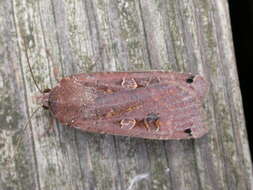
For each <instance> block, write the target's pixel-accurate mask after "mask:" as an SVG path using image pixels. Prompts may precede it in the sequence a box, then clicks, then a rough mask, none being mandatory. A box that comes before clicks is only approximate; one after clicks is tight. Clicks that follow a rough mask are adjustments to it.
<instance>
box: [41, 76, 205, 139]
mask: <svg viewBox="0 0 253 190" xmlns="http://www.w3.org/2000/svg"><path fill="white" fill-rule="evenodd" d="M207 91H208V83H207V81H206V80H205V79H204V78H203V77H201V76H200V75H192V74H187V73H177V72H166V71H150V72H98V73H91V74H76V75H72V76H69V77H65V78H63V79H62V80H61V81H60V82H59V83H58V84H57V85H56V86H55V87H54V88H53V89H51V90H49V89H48V90H45V91H44V93H43V95H41V96H40V97H38V100H39V103H40V104H41V105H43V107H44V108H47V109H49V110H50V111H51V112H52V114H53V115H54V117H55V118H56V119H57V120H59V121H60V123H62V124H63V125H66V126H70V127H74V128H77V129H80V130H83V131H88V132H95V133H105V134H112V135H122V136H131V137H139V138H147V139H190V138H199V137H202V136H203V135H204V134H206V133H207V132H208V128H207V126H205V124H204V123H205V122H204V120H205V117H204V110H203V107H202V104H203V99H204V97H205V95H206V94H207Z"/></svg>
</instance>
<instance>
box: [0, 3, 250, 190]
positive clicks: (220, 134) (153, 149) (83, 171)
mask: <svg viewBox="0 0 253 190" xmlns="http://www.w3.org/2000/svg"><path fill="white" fill-rule="evenodd" d="M26 54H27V57H28V59H29V61H30V62H31V64H32V69H33V72H34V75H35V78H36V80H37V81H38V84H39V86H40V88H41V89H45V88H51V87H53V86H54V85H56V83H57V82H56V77H55V75H54V68H59V71H60V74H61V76H68V75H71V74H73V73H82V72H91V71H141V70H152V69H160V70H173V71H185V72H192V73H194V74H196V73H200V74H201V75H203V76H205V78H207V79H208V81H209V82H210V84H211V86H210V92H209V96H208V98H207V101H206V103H205V110H206V112H207V113H208V117H207V119H206V123H207V124H208V126H209V127H210V129H211V131H210V133H209V134H208V135H207V136H205V137H204V138H201V139H198V140H180V141H173V140H170V141H155V140H142V139H136V138H130V137H118V136H117V137H115V136H111V135H98V134H90V133H84V132H81V131H79V130H75V129H72V128H68V127H64V126H61V125H60V124H59V123H58V122H57V121H55V120H52V119H51V116H50V115H49V113H48V112H46V111H40V112H38V113H37V114H36V116H35V117H34V118H32V120H31V123H30V125H29V127H28V128H27V129H26V130H25V131H24V132H22V131H20V129H22V127H23V126H24V124H25V123H26V121H27V120H28V118H29V117H30V115H31V113H32V112H33V111H34V110H35V109H36V104H35V101H34V98H33V97H34V96H35V95H38V94H39V93H38V90H37V89H36V88H35V85H34V82H33V81H32V78H31V74H30V72H29V69H28V64H27V58H26ZM0 106H1V109H0V122H1V125H0V171H1V173H0V189H3V190H9V189H15V190H16V189H18V190H21V189H36V190H48V189H54V190H55V189H59V190H65V189H66V190H70V189H90V190H93V189H96V190H107V189H108V190H125V189H127V190H137V189H138V190H143V189H159V190H162V189H180V190H181V189H187V190H188V189H192V190H196V189H205V190H208V189H210V190H212V189H217V190H219V189H229V190H233V189H235V190H236V189H240V190H246V189H247V190H249V189H253V188H252V186H253V180H252V165H251V159H250V154H249V147H248V141H247V134H246V130H245V121H244V114H243V109H242V100H241V94H240V89H239V83H238V78H237V70H236V65H235V58H234V51H233V43H232V37H231V28H230V19H229V13H228V5H227V1H226V0H211V1H208V0H182V1H178V0H157V1H146V0H118V1H116V0H74V1H69V0H43V1H31V0H2V1H0ZM50 126H51V128H52V130H51V131H50V132H49V133H45V132H46V131H48V128H50ZM43 134H44V135H43ZM18 137H20V138H21V145H20V147H19V148H18V151H15V148H16V144H17V140H18Z"/></svg>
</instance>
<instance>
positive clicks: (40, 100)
mask: <svg viewBox="0 0 253 190" xmlns="http://www.w3.org/2000/svg"><path fill="white" fill-rule="evenodd" d="M50 91H51V89H49V88H47V89H45V90H43V93H42V95H40V96H36V103H37V104H38V105H41V106H42V107H43V108H44V109H49V104H48V99H49V94H50Z"/></svg>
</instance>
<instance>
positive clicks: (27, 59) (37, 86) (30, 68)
mask: <svg viewBox="0 0 253 190" xmlns="http://www.w3.org/2000/svg"><path fill="white" fill-rule="evenodd" d="M25 57H26V61H27V63H28V67H29V70H30V73H31V76H32V79H33V82H34V83H35V86H36V88H37V89H38V90H39V91H40V93H41V94H43V91H42V90H41V89H40V88H39V85H38V84H37V82H36V80H35V77H34V75H33V72H32V67H31V64H30V61H29V58H28V54H27V48H26V45H25Z"/></svg>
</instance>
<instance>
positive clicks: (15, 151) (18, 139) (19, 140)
mask: <svg viewBox="0 0 253 190" xmlns="http://www.w3.org/2000/svg"><path fill="white" fill-rule="evenodd" d="M40 108H42V107H41V106H38V107H37V108H36V109H35V110H34V111H33V112H32V114H31V116H30V117H29V118H28V119H27V121H26V123H25V125H24V127H23V128H22V129H20V130H21V131H25V130H26V128H27V126H28V124H29V123H30V122H31V120H32V117H33V116H34V115H35V113H36V112H37V111H38V110H39V109H40ZM20 142H21V136H18V138H17V145H16V147H15V150H14V158H15V157H16V153H17V151H18V148H19V146H20Z"/></svg>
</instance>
